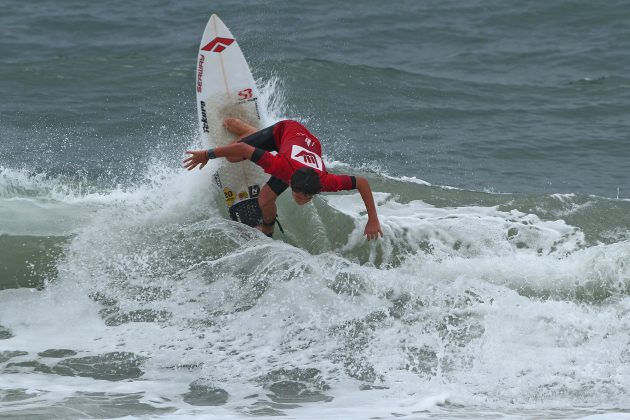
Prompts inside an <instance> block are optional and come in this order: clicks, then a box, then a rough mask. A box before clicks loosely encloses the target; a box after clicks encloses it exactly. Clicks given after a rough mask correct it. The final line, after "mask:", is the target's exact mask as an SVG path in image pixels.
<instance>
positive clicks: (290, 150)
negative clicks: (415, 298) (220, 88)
mask: <svg viewBox="0 0 630 420" xmlns="http://www.w3.org/2000/svg"><path fill="white" fill-rule="evenodd" d="M223 125H224V126H225V128H226V129H227V130H228V131H230V132H231V133H233V134H235V135H236V136H237V138H236V140H235V141H234V143H232V144H229V145H227V146H220V147H217V148H214V149H209V150H188V151H186V153H187V154H189V155H190V156H189V157H188V158H187V159H185V160H184V165H185V167H186V169H188V170H189V171H190V170H192V169H194V168H196V167H197V166H199V169H202V168H203V167H204V166H205V165H206V164H207V163H208V160H209V159H216V158H226V159H227V160H228V161H230V162H240V161H242V160H245V159H248V160H251V161H252V162H254V163H255V164H257V165H258V166H260V167H261V168H262V169H263V170H264V171H265V172H266V173H268V174H270V175H271V177H270V178H269V181H267V183H266V184H265V185H264V186H263V187H262V188H261V190H260V195H259V196H258V204H259V205H260V209H261V211H262V224H261V225H259V226H258V228H259V229H260V230H261V231H262V232H263V233H264V234H265V235H267V236H271V235H272V234H273V230H274V225H275V223H276V212H277V208H276V199H277V198H278V196H279V195H280V194H282V193H283V192H284V191H285V190H286V189H287V188H288V187H289V185H291V190H292V195H293V200H294V201H295V202H296V203H297V204H299V205H304V204H306V203H308V202H310V201H311V200H312V199H313V196H314V195H315V194H318V193H320V192H322V191H326V192H334V191H343V190H354V189H357V190H358V191H359V193H360V194H361V198H362V199H363V202H364V203H365V208H366V209H367V214H368V221H367V224H366V226H365V230H364V234H365V235H366V236H367V239H368V240H372V239H378V235H379V234H380V235H381V237H382V236H383V231H382V230H381V224H380V222H379V220H378V215H377V214H376V205H375V204H374V197H373V196H372V189H371V188H370V184H369V183H368V181H367V179H365V178H363V177H360V176H357V177H355V176H350V175H334V174H331V173H328V171H326V167H325V166H324V162H323V161H322V158H321V154H322V153H321V145H320V143H319V140H318V139H317V138H316V137H315V136H314V135H313V134H311V133H310V132H309V131H308V130H307V129H306V128H305V127H304V126H303V125H302V124H300V123H298V122H297V121H292V120H284V121H280V122H278V123H276V124H274V125H272V126H271V127H267V128H265V129H262V130H260V131H256V129H255V128H254V127H252V126H251V125H249V124H247V123H245V122H244V121H242V120H240V119H237V118H228V119H226V120H225V121H224V123H223ZM271 152H277V153H271Z"/></svg>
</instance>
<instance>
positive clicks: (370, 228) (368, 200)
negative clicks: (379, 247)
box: [356, 176, 383, 241]
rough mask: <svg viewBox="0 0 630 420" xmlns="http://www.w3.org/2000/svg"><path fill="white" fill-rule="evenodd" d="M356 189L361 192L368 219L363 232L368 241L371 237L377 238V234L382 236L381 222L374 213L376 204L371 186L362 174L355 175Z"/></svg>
mask: <svg viewBox="0 0 630 420" xmlns="http://www.w3.org/2000/svg"><path fill="white" fill-rule="evenodd" d="M356 183H357V190H359V194H361V198H362V199H363V203H365V209H366V210H367V214H368V221H367V224H366V225H365V230H364V232H363V233H364V234H365V236H367V239H368V241H370V240H372V239H378V235H379V234H380V235H381V238H382V237H383V230H382V229H381V222H380V221H379V220H378V214H377V213H376V204H374V196H373V195H372V188H370V183H369V182H368V180H367V179H365V178H363V177H362V176H357V177H356Z"/></svg>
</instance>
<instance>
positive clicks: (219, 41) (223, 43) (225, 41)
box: [202, 37, 234, 53]
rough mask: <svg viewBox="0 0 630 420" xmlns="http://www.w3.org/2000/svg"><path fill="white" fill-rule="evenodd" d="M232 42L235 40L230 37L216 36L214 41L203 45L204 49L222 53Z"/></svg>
mask: <svg viewBox="0 0 630 420" xmlns="http://www.w3.org/2000/svg"><path fill="white" fill-rule="evenodd" d="M232 42H234V40H233V39H230V38H221V37H216V38H214V39H213V40H212V41H210V42H209V43H208V44H206V46H205V47H203V48H202V50H204V51H211V52H215V53H220V52H222V51H223V50H224V49H226V48H227V47H229V46H230V44H232Z"/></svg>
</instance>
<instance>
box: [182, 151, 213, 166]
mask: <svg viewBox="0 0 630 420" xmlns="http://www.w3.org/2000/svg"><path fill="white" fill-rule="evenodd" d="M186 154H188V155H190V157H189V158H188V159H185V160H184V162H183V163H184V166H185V167H186V169H187V170H189V171H191V170H193V169H195V168H196V167H197V166H199V165H201V166H199V169H203V167H204V166H206V163H208V151H207V150H186Z"/></svg>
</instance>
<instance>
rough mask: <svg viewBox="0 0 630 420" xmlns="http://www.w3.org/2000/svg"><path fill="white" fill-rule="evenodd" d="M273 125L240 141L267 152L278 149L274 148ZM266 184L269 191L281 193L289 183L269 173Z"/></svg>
mask: <svg viewBox="0 0 630 420" xmlns="http://www.w3.org/2000/svg"><path fill="white" fill-rule="evenodd" d="M274 127H275V124H274V125H272V126H270V127H267V128H263V129H262V130H260V131H257V132H255V133H254V134H250V135H249V136H247V137H243V138H242V139H241V140H240V141H241V142H243V143H246V144H249V145H250V146H252V147H255V148H257V149H261V150H265V151H267V152H277V151H278V149H277V148H276V141H275V140H274V138H273V128H274ZM267 185H269V188H271V191H273V192H274V193H275V194H276V195H280V194H282V193H283V192H285V191H286V189H287V188H289V185H288V184H287V183H285V182H284V181H282V180H280V179H278V178H276V177H275V176H273V175H271V177H270V178H269V180H268V181H267Z"/></svg>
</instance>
